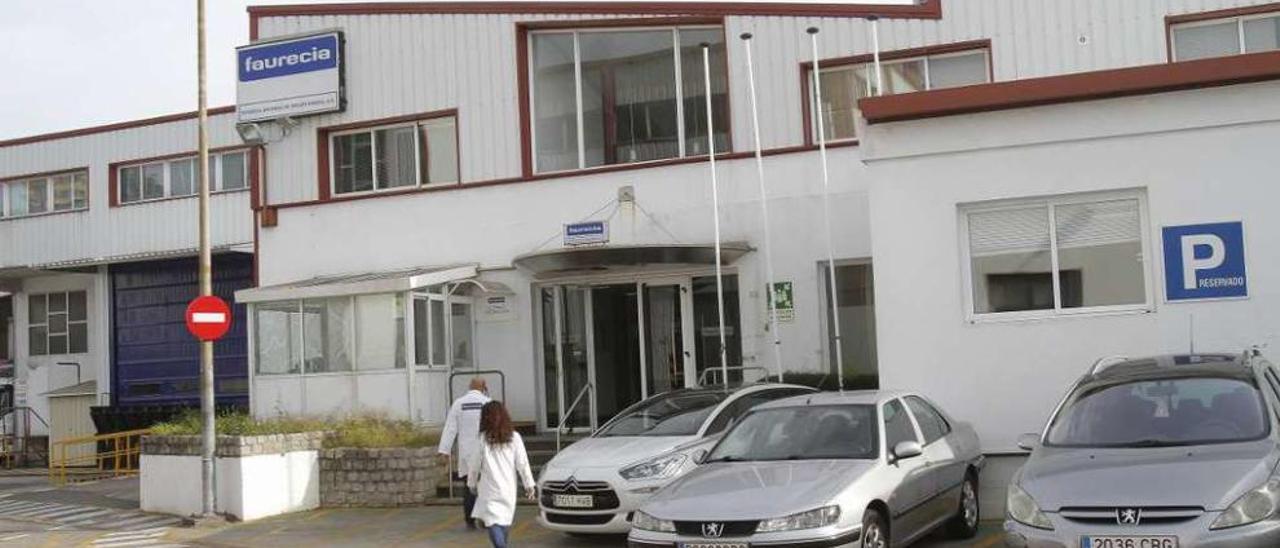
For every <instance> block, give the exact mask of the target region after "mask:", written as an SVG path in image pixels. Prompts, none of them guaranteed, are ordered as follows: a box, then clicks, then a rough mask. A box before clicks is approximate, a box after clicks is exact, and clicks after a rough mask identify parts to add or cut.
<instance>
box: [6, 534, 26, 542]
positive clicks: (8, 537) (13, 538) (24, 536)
mask: <svg viewBox="0 0 1280 548" xmlns="http://www.w3.org/2000/svg"><path fill="white" fill-rule="evenodd" d="M29 536H31V535H30V534H29V533H23V534H21V535H10V536H7V537H4V538H0V542H10V541H14V540H18V539H20V538H27V537H29Z"/></svg>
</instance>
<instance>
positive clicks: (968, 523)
mask: <svg viewBox="0 0 1280 548" xmlns="http://www.w3.org/2000/svg"><path fill="white" fill-rule="evenodd" d="M978 517H979V516H978V478H977V476H975V475H974V474H967V475H965V477H964V483H963V484H961V485H960V507H959V508H957V509H956V515H955V517H953V518H951V521H948V522H947V533H949V534H950V535H951V536H952V537H954V538H961V539H966V538H973V537H974V536H976V535H977V534H978Z"/></svg>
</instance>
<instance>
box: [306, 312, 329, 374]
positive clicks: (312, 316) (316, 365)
mask: <svg viewBox="0 0 1280 548" xmlns="http://www.w3.org/2000/svg"><path fill="white" fill-rule="evenodd" d="M324 305H325V302H324V301H322V300H321V301H303V302H302V371H303V372H305V373H327V372H328V371H329V366H328V364H327V363H325V359H324V358H325V356H324V339H325V328H324V309H325V306H324Z"/></svg>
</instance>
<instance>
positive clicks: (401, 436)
mask: <svg viewBox="0 0 1280 548" xmlns="http://www.w3.org/2000/svg"><path fill="white" fill-rule="evenodd" d="M216 427H217V434H218V435H220V436H263V435H271V434H296V433H299V432H320V431H323V432H329V433H330V435H329V436H327V437H326V438H325V442H324V445H325V447H326V448H334V447H361V448H378V447H427V446H431V445H435V444H437V443H439V441H440V432H439V431H438V430H435V429H431V428H427V427H425V426H423V425H420V424H415V423H413V422H412V421H407V420H397V419H392V418H389V417H387V416H386V415H382V414H359V415H350V416H346V417H341V418H328V419H325V418H316V417H293V416H287V415H283V416H279V417H272V418H267V419H255V418H253V417H251V416H249V414H247V413H241V412H232V413H221V414H219V415H218V417H217V422H216ZM151 432H152V433H154V434H159V435H172V436H195V435H199V434H200V413H199V411H196V410H190V411H186V412H184V413H182V414H181V415H179V416H177V417H175V418H174V419H173V420H170V421H166V422H162V423H159V424H156V425H154V426H152V427H151Z"/></svg>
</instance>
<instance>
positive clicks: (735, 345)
mask: <svg viewBox="0 0 1280 548" xmlns="http://www.w3.org/2000/svg"><path fill="white" fill-rule="evenodd" d="M723 281H724V329H725V334H724V335H725V339H724V342H725V346H726V347H727V350H728V351H727V352H726V354H727V355H728V362H729V367H735V366H739V365H742V329H741V326H740V321H739V319H740V316H739V312H738V310H739V308H738V276H737V275H734V274H726V275H725V276H724V280H723ZM718 310H719V302H718V299H717V296H716V277H715V276H700V277H697V278H694V279H693V333H694V337H695V338H694V341H695V344H696V346H695V348H694V351H695V352H694V357H695V358H696V359H697V360H698V361H697V375H695V377H697V378H701V377H702V372H703V371H704V370H706V369H708V368H711V369H719V367H720V317H719V312H718ZM706 379H707V382H708V383H710V384H719V383H722V382H724V381H723V380H722V379H723V375H721V374H719V373H707V376H706ZM741 380H742V372H741V371H732V370H731V371H729V381H728V382H729V383H730V384H732V383H736V382H739V381H741Z"/></svg>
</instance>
